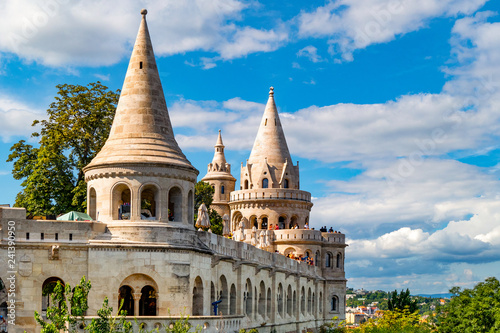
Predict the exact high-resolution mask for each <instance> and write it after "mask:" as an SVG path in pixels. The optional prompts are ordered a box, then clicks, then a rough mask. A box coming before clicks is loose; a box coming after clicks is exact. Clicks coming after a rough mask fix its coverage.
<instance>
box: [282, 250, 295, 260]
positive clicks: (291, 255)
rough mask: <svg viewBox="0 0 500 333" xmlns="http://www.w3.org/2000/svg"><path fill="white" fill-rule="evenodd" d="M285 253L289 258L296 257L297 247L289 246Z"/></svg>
mask: <svg viewBox="0 0 500 333" xmlns="http://www.w3.org/2000/svg"><path fill="white" fill-rule="evenodd" d="M283 255H284V256H285V257H288V258H292V259H294V258H295V248H293V247H288V248H287V249H286V250H285V252H283Z"/></svg>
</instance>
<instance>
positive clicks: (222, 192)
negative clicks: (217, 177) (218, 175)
mask: <svg viewBox="0 0 500 333" xmlns="http://www.w3.org/2000/svg"><path fill="white" fill-rule="evenodd" d="M220 194H224V185H221V187H220Z"/></svg>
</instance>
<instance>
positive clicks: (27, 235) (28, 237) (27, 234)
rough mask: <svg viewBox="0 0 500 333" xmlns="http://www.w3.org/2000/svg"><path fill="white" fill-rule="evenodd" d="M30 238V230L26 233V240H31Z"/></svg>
mask: <svg viewBox="0 0 500 333" xmlns="http://www.w3.org/2000/svg"><path fill="white" fill-rule="evenodd" d="M29 239H30V233H29V232H27V233H26V240H29Z"/></svg>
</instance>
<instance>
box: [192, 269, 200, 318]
mask: <svg viewBox="0 0 500 333" xmlns="http://www.w3.org/2000/svg"><path fill="white" fill-rule="evenodd" d="M192 311H193V316H203V282H202V280H201V277H199V276H197V277H196V279H195V280H194V288H193V310H192Z"/></svg>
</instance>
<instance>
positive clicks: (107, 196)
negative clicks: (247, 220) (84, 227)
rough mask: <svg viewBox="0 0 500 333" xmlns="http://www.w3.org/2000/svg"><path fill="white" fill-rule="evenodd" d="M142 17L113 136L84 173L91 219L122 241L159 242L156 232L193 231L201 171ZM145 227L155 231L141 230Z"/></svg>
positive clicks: (115, 120) (144, 16)
mask: <svg viewBox="0 0 500 333" xmlns="http://www.w3.org/2000/svg"><path fill="white" fill-rule="evenodd" d="M141 14H142V20H141V24H140V27H139V32H138V34H137V39H136V41H135V45H134V49H133V51H132V56H131V58H130V63H129V66H128V69H127V74H126V76H125V81H124V83H123V88H122V92H121V95H120V99H119V102H118V106H117V109H116V114H115V118H114V121H113V125H112V128H111V132H110V135H109V137H108V139H107V141H106V143H105V145H104V147H103V148H102V150H101V151H100V152H99V153H98V154H97V156H96V157H95V158H94V159H93V160H92V162H91V163H90V164H89V165H87V166H86V167H85V168H84V172H85V179H86V181H87V197H88V209H87V210H88V212H89V213H90V215H91V216H92V217H93V218H95V219H98V220H100V221H102V222H106V223H107V224H108V228H109V229H110V231H111V232H112V233H113V231H115V232H117V233H118V234H120V235H121V237H124V238H130V237H132V238H134V240H144V241H146V240H148V241H155V240H156V237H160V236H158V235H159V234H161V233H157V232H153V230H154V227H165V226H175V227H180V228H188V229H189V228H193V226H192V225H193V223H192V222H193V207H194V184H195V182H196V177H197V175H198V170H196V169H195V168H194V167H193V166H192V165H191V163H190V162H189V161H188V160H187V158H186V157H185V156H184V154H183V153H182V151H181V149H180V148H179V146H178V144H177V142H176V141H175V138H174V133H173V130H172V125H171V124H170V118H169V115H168V110H167V105H166V102H165V97H164V95H163V88H162V85H161V82H160V76H159V74H158V69H157V67H156V61H155V57H154V53H153V47H152V45H151V40H150V36H149V31H148V26H147V23H146V14H147V11H146V10H145V9H144V10H142V11H141ZM146 226H148V227H149V226H150V227H151V228H153V229H147V230H146V229H145V230H142V231H141V230H140V228H142V227H146ZM138 228H139V229H138ZM155 231H156V230H155ZM160 238H161V237H160Z"/></svg>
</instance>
